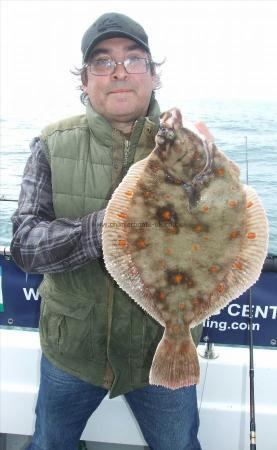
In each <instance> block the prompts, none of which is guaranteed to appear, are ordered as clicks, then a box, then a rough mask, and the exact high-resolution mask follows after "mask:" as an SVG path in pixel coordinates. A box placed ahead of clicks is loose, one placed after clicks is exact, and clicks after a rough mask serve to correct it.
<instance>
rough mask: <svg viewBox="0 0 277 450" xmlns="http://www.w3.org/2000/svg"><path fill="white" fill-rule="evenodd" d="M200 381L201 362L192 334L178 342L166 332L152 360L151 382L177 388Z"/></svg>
mask: <svg viewBox="0 0 277 450" xmlns="http://www.w3.org/2000/svg"><path fill="white" fill-rule="evenodd" d="M198 381H199V362H198V356H197V351H196V348H195V345H194V343H193V340H192V338H191V334H190V333H189V334H188V335H186V336H185V337H184V339H183V340H179V341H178V342H177V343H176V342H175V341H173V340H172V339H170V337H169V336H167V334H166V330H165V332H164V335H163V338H162V340H161V341H160V343H159V345H158V347H157V349H156V353H155V355H154V359H153V362H152V366H151V370H150V375H149V382H150V384H155V385H160V386H165V387H168V388H170V389H177V388H180V387H183V386H191V385H193V384H197V383H198Z"/></svg>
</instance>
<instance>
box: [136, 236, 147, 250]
mask: <svg viewBox="0 0 277 450" xmlns="http://www.w3.org/2000/svg"><path fill="white" fill-rule="evenodd" d="M136 246H137V248H139V249H143V248H146V242H145V239H143V238H139V239H137V240H136Z"/></svg>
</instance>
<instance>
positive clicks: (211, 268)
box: [210, 266, 219, 273]
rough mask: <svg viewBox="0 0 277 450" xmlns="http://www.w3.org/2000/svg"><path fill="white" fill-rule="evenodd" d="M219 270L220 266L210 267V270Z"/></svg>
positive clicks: (213, 271)
mask: <svg viewBox="0 0 277 450" xmlns="http://www.w3.org/2000/svg"><path fill="white" fill-rule="evenodd" d="M218 271H219V267H218V266H211V267H210V272H212V273H216V272H218Z"/></svg>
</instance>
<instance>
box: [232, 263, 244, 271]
mask: <svg viewBox="0 0 277 450" xmlns="http://www.w3.org/2000/svg"><path fill="white" fill-rule="evenodd" d="M242 268H243V265H242V263H241V262H240V261H235V262H234V263H233V265H232V269H235V270H242Z"/></svg>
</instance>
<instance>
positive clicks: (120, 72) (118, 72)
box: [112, 63, 128, 80]
mask: <svg viewBox="0 0 277 450" xmlns="http://www.w3.org/2000/svg"><path fill="white" fill-rule="evenodd" d="M112 77H113V78H114V79H117V80H124V79H125V78H127V77H128V72H127V71H126V69H125V67H124V64H122V63H117V64H116V66H115V70H114V73H113V74H112Z"/></svg>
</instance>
